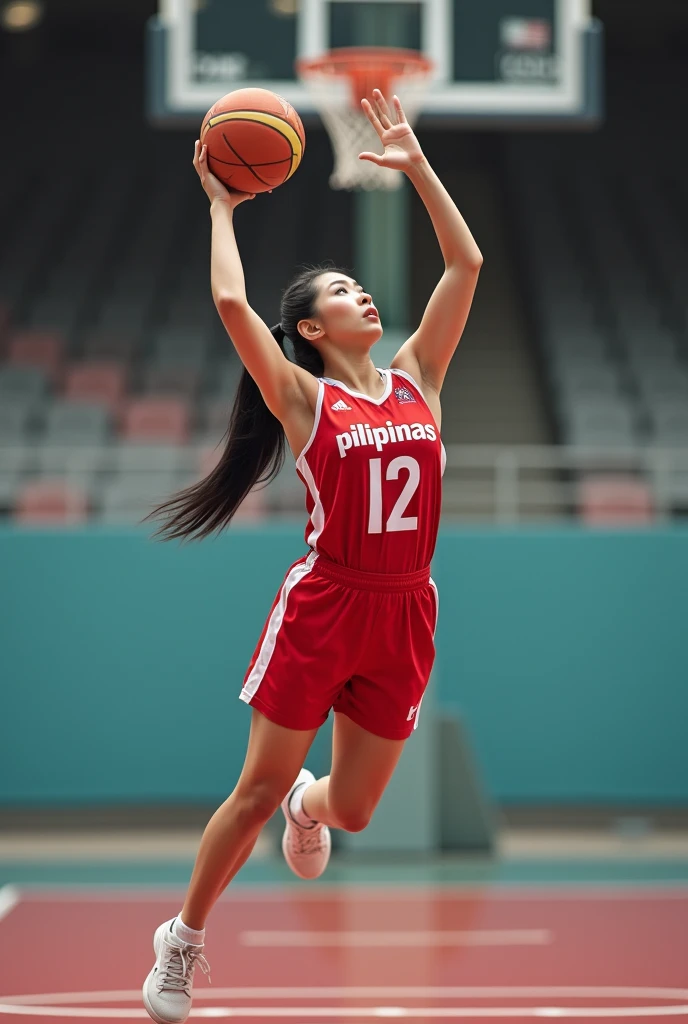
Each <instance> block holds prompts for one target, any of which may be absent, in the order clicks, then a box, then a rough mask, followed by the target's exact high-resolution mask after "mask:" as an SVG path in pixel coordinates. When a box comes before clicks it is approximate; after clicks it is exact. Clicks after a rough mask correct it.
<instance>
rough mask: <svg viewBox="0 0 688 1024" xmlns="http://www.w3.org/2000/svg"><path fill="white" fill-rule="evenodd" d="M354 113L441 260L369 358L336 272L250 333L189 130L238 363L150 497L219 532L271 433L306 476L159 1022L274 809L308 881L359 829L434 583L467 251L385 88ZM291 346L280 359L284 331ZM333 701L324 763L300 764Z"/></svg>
mask: <svg viewBox="0 0 688 1024" xmlns="http://www.w3.org/2000/svg"><path fill="white" fill-rule="evenodd" d="M373 98H374V107H373V106H372V105H371V104H370V103H369V102H368V101H367V100H363V106H364V108H365V111H366V114H367V115H368V118H369V119H370V121H371V123H372V124H373V126H374V128H375V130H376V131H377V134H378V135H379V137H380V140H381V142H382V145H383V147H384V153H383V154H382V155H381V156H378V155H376V154H374V153H362V154H361V159H364V160H372V161H374V162H375V163H377V164H379V165H380V166H383V167H390V168H396V169H398V170H400V171H403V172H405V173H406V174H407V175H408V177H409V178H410V180H411V181H412V182H413V184H414V186H415V188H416V190H417V191H418V194H419V195H420V197H421V199H422V200H423V202H424V204H425V206H426V208H427V210H428V213H429V215H430V217H431V219H432V223H433V226H434V228H435V231H436V234H437V240H438V242H439V244H440V248H441V250H442V255H443V256H444V262H445V271H444V274H443V276H442V278H441V280H440V281H439V283H438V285H437V287H436V288H435V291H434V293H433V295H432V296H431V298H430V301H429V302H428V306H427V309H426V311H425V314H424V316H423V319H422V321H421V324H420V326H419V328H418V330H417V331H416V332H415V334H413V335H412V336H411V337H410V338H409V339H408V341H406V342H405V344H403V345H402V347H401V348H400V349H399V352H398V353H397V355H396V356H395V358H394V359H393V361H392V366H391V368H390V369H383V370H379V369H376V367H375V366H374V365H373V363H372V361H371V358H370V349H371V347H372V345H374V344H375V342H376V341H378V340H379V338H380V336H381V334H382V326H381V324H380V317H379V316H378V313H377V310H376V309H375V306H374V304H373V301H372V299H371V296H370V295H369V294H368V293H367V292H366V291H365V290H364V289H363V287H362V286H361V285H360V284H358V283H357V282H356V281H355V280H352V278H351V277H350V276H349V275H348V274H347V273H344V272H342V271H340V270H333V269H323V268H319V269H313V270H307V271H305V272H304V273H302V274H300V275H299V277H297V278H296V280H295V281H293V282H292V284H291V285H290V286H289V287H288V288H287V289H286V291H285V292H284V295H283V297H282V303H281V319H280V324H279V325H278V326H277V327H275V328H273V329H272V331H270V330H268V328H267V327H266V325H265V324H264V323H263V321H262V320H261V319H260V317H259V316H258V315H257V314H256V313H255V312H254V311H253V310H252V309H251V307H250V306H249V304H248V301H247V298H246V291H245V288H244V275H243V270H242V266H241V260H240V258H239V252H238V250H237V244H236V240H235V237H234V231H233V227H232V217H233V213H234V209H235V207H236V206H238V205H239V203H241V202H243V201H244V200H245V199H250V198H253V197H252V196H248V195H246V194H238V193H230V192H228V191H227V190H226V189H225V188H224V186H223V185H222V184H221V183H220V182H219V181H218V180H217V178H215V177H214V176H213V175H212V174H211V173H210V172H209V171H208V167H207V160H206V152H205V149H204V148H202V147H201V146H200V144H199V143H198V142H197V143H196V150H195V156H194V166H195V168H196V170H197V172H198V174H199V176H200V179H201V183H202V185H203V188H204V189H205V191H206V193H207V195H208V198H209V199H210V203H211V217H212V257H211V283H212V291H213V297H214V300H215V304H216V306H217V309H218V311H219V313H220V316H221V317H222V320H223V323H224V325H225V327H226V328H227V332H228V334H229V335H230V337H231V339H232V341H233V343H234V345H235V347H236V349H237V351H238V353H239V355H240V357H241V360H242V362H243V364H244V367H245V370H244V373H243V375H242V379H241V382H240V385H239V389H238V393H237V397H236V401H235V404H234V409H233V411H232V417H231V421H230V426H229V435H228V439H227V443H226V447H225V449H224V452H223V455H222V458H221V460H220V462H219V464H218V466H217V468H216V469H215V470H214V471H213V472H212V473H211V474H210V475H209V476H208V477H207V478H206V479H205V480H202V481H201V482H200V483H198V484H196V485H195V486H193V487H191V488H189V489H188V490H186V491H184V492H182V493H181V494H179V495H176V496H174V497H173V498H171V499H170V500H169V501H168V502H166V503H165V504H164V505H162V506H161V508H160V509H158V510H157V513H158V514H164V515H166V517H167V520H166V523H165V525H164V527H162V528H161V531H160V532H161V533H162V534H163V535H165V536H167V537H185V536H191V535H194V536H197V537H198V536H205V535H207V534H209V533H211V532H213V531H217V530H219V529H221V528H222V527H223V526H225V525H226V524H227V523H228V522H229V521H230V519H231V518H232V516H233V514H234V513H235V512H236V510H237V508H238V506H239V504H240V503H241V501H242V500H243V499H244V498H245V497H246V495H247V494H248V492H249V491H250V490H251V488H252V487H253V485H254V484H255V483H256V482H257V481H258V480H259V479H261V478H263V479H265V478H266V477H269V476H270V475H274V473H275V472H277V471H278V469H279V468H280V466H281V464H282V460H283V456H284V446H285V438H286V443H288V444H289V447H290V449H291V451H292V452H293V454H294V456H295V458H296V470H297V473H298V474H299V476H300V477H301V479H302V481H303V483H304V484H305V486H306V506H307V510H308V513H309V516H310V518H309V522H308V525H307V528H306V543H307V544H308V547H309V549H310V550H309V553H308V554H307V555H306V556H305V557H303V558H300V559H299V560H298V561H297V562H296V563H295V564H294V565H293V566H292V567H291V568H290V569H289V571H288V573H287V575H286V577H285V580H284V583H283V585H282V587H281V589H280V591H279V593H278V594H277V597H276V598H275V602H274V604H273V607H272V611H271V612H270V615H269V618H268V620H267V623H266V625H265V628H264V630H263V634H262V636H261V638H260V640H259V642H258V646H257V648H256V651H255V654H254V656H253V658H252V660H251V663H250V665H249V668H248V672H247V673H246V677H245V679H244V685H243V689H242V691H241V700H243V701H245V702H246V703H247V704H250V705H251V708H252V709H253V712H252V714H253V717H252V721H251V731H250V738H249V743H248V751H247V754H246V761H245V763H244V767H243V770H242V772H241V776H240V778H239V781H238V783H237V785H236V788H235V790H234V792H233V793H232V794H231V796H230V797H229V798H228V799H227V800H226V801H225V803H224V804H222V806H221V807H220V808H219V809H218V810H217V811H216V812H215V814H214V815H213V817H212V818H211V819H210V821H209V823H208V826H207V827H206V830H205V832H204V834H203V838H202V840H201V845H200V849H199V852H198V857H197V859H196V864H195V867H194V870H193V875H192V878H191V883H190V886H189V890H188V894H187V897H186V900H185V902H184V906H183V908H182V910H181V912H180V914H179V915H178V916H177V917H175V918H174V919H173V920H170V921H166V922H165V923H164V924H161V925H160V927H159V928H158V929H157V931H156V933H155V937H154V949H155V956H156V961H155V966H154V968H153V970H152V971H151V973H150V974H149V976H148V978H147V979H146V982H145V984H144V988H143V997H144V1002H145V1006H146V1009H147V1010H148V1013H149V1014H150V1016H151V1017H152V1018H153V1019H154V1020H155V1021H157V1022H158V1024H181V1022H182V1021H185V1020H186V1018H187V1017H188V1015H189V1011H190V1009H191V988H192V982H193V975H194V969H195V967H196V966H197V965H199V966H200V967H201V969H202V970H203V971H204V972H206V973H207V972H208V970H209V968H208V964H207V961H206V960H205V958H204V957H203V955H202V953H203V944H204V938H205V923H206V919H207V917H208V914H209V913H210V910H211V908H212V907H213V905H214V903H215V901H216V900H217V899H218V897H219V896H220V894H221V893H222V892H223V890H224V889H225V887H226V886H227V884H228V882H229V881H230V880H231V879H232V878H233V877H234V875H235V874H236V873H237V871H238V870H239V869H240V867H241V866H242V864H243V863H244V861H245V860H246V859H247V857H248V856H249V854H250V853H251V850H252V849H253V846H254V844H255V842H256V838H257V836H258V834H259V832H260V830H261V829H262V827H263V825H264V824H265V823H266V822H267V821H268V819H269V818H270V817H271V816H272V814H273V813H274V811H275V810H276V809H277V808H278V807H279V806H280V804H281V807H282V811H283V813H284V817H285V819H286V827H285V831H284V837H283V840H282V849H283V851H284V856H285V857H286V860H287V863H288V864H289V866H290V868H291V869H292V870H293V871H294V872H295V873H296V874H297V875H299V876H300V877H301V878H316V877H317V876H318V875H320V874H321V873H322V872H323V871H324V870H325V867H326V865H327V861H328V858H329V855H330V831H329V830H330V828H341V829H345V830H346V831H348V832H358V831H360V830H361V829H363V828H365V827H366V825H367V824H368V822H369V820H370V817H371V815H372V813H373V811H374V810H375V807H376V805H377V803H378V801H379V800H380V797H381V796H382V793H383V791H384V789H385V786H386V785H387V783H388V782H389V779H390V777H391V775H392V772H393V771H394V768H395V766H396V764H397V761H398V759H399V756H400V754H401V751H402V749H403V746H404V742H405V740H406V739H407V738H408V737H409V735H410V734H411V732H412V730H413V729H414V728H415V727H416V726H417V724H418V716H419V712H420V706H421V702H422V699H423V691H424V689H425V686H426V683H427V681H428V678H429V675H430V670H431V667H432V663H433V658H434V632H435V625H436V622H437V611H438V604H437V592H436V589H435V585H434V583H433V582H432V580H431V579H430V572H429V565H430V560H431V558H432V554H433V551H434V548H435V540H436V537H437V529H438V524H439V517H440V499H441V476H442V472H443V469H444V449H443V446H442V443H441V440H440V420H441V410H440V391H441V388H442V382H443V380H444V376H445V373H446V371H447V367H448V365H449V362H450V360H451V358H452V355H453V354H454V351H455V349H456V346H457V344H458V341H459V339H460V337H461V334H462V332H463V329H464V325H465V323H466V319H467V317H468V313H469V310H470V307H471V302H472V299H473V293H474V291H475V287H476V283H477V280H478V273H479V271H480V266H481V263H482V256H481V254H480V251H479V250H478V247H477V245H476V243H475V241H474V240H473V238H472V236H471V234H470V232H469V230H468V228H467V226H466V224H465V222H464V220H463V218H462V217H461V214H460V213H459V211H458V210H457V208H456V206H455V205H454V203H453V202H452V200H451V198H450V196H449V195H448V193H447V192H446V191H445V189H444V187H443V186H442V184H441V182H440V181H439V180H438V178H437V176H436V175H435V174H434V172H433V171H432V169H431V168H430V167H429V165H428V162H427V160H426V159H425V157H424V156H423V153H422V151H421V148H420V145H419V143H418V140H417V139H416V137H415V135H414V133H413V131H412V129H411V128H410V126H409V125H408V123H407V122H406V118H405V117H404V112H403V110H402V107H401V104H400V103H399V100H398V99H397V98H396V97H395V98H394V101H393V106H394V113H393V112H392V111H391V110H390V109H389V107H388V105H387V103H386V101H385V99H384V97H383V96H382V93H381V92H380V91H379V90H375V92H374V94H373ZM285 338H287V339H288V341H289V342H290V344H291V346H292V348H293V360H292V359H290V358H288V357H287V355H286V354H285V349H284V340H285ZM330 709H334V713H335V715H334V739H333V750H332V768H331V773H330V775H329V776H326V777H325V778H322V779H318V780H316V779H315V778H314V776H313V775H312V774H311V773H310V772H309V771H307V770H306V769H305V768H303V767H302V766H303V763H304V761H305V759H306V756H307V754H308V750H309V748H310V746H311V743H312V742H313V739H314V737H315V735H316V733H317V731H318V728H319V727H320V726H321V725H322V724H323V722H325V720H326V719H327V717H328V714H329V711H330Z"/></svg>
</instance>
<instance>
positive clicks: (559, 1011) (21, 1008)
mask: <svg viewBox="0 0 688 1024" xmlns="http://www.w3.org/2000/svg"><path fill="white" fill-rule="evenodd" d="M246 991H252V992H255V993H256V994H257V998H262V999H265V998H266V996H267V997H269V994H270V993H274V992H276V991H283V992H288V993H289V994H290V995H291V996H292V997H293V996H294V994H295V993H296V992H297V991H299V990H298V989H279V990H277V989H268V990H265V989H251V990H246V989H216V990H215V991H214V992H204V993H202V995H201V993H199V995H201V997H202V998H203V997H204V998H210V999H226V998H228V997H229V998H235V999H236V998H238V993H239V992H246ZM308 991H311V992H312V993H316V992H319V993H323V992H327V991H339V992H343V993H345V996H344V997H347V996H348V998H354V993H355V992H358V991H360V990H358V989H335V990H332V989H320V990H317V989H311V990H308ZM367 991H371V990H367ZM372 991H384V992H385V993H387V992H389V993H390V994H391V997H392V998H394V996H396V997H397V998H399V997H401V996H402V995H406V996H407V997H408V996H409V993H410V992H416V991H421V992H423V993H424V994H425V995H426V997H427V996H428V995H430V994H431V993H437V994H438V996H439V997H441V998H442V999H444V1001H447V999H448V998H452V997H453V998H457V999H468V998H474V999H505V998H510V997H514V998H518V999H529V998H535V999H537V998H540V999H548V1000H551V999H595V998H598V999H603V1000H604V999H606V1000H611V999H624V1000H631V999H634V998H635V999H655V1000H667V999H669V1000H672V999H677V998H678V999H686V998H687V997H688V989H663V988H630V987H613V988H612V987H599V986H598V987H595V988H588V987H580V988H563V987H561V986H557V987H551V986H547V987H525V986H524V987H517V986H509V987H503V986H494V987H491V988H471V987H467V988H463V989H462V988H424V989H411V988H404V987H398V988H394V989H392V988H387V989H379V990H376V989H372ZM450 993H451V995H450ZM454 994H455V995H454ZM105 997H107V998H105ZM10 998H11V999H12V1000H13V1002H12V1003H9V1002H8V1000H9V999H10ZM50 998H52V999H53V1004H52V1005H36V1003H37V1000H38V999H45V1000H47V999H50ZM382 998H384V996H383V997H382ZM140 999H141V993H140V992H139V991H138V989H137V990H134V991H133V992H129V991H127V992H107V993H105V992H90V993H88V992H78V993H77V992H74V993H60V994H59V1000H60V1001H63V1002H66V1001H67V1000H71V1002H72V1003H76V1002H87V1001H89V1002H91V1001H92V1002H98V1001H100V1002H105V1001H113V1002H114V1001H118V1002H130V1001H131V1002H133V1001H139V1000H140ZM29 1000H31V1001H32V1003H33V1005H31V1004H30V1003H29ZM57 1002H58V997H57V996H53V997H51V996H47V995H46V996H13V997H5V999H2V1000H0V1014H2V1013H6V1014H13V1015H19V1016H39V1017H44V1016H45V1017H72V1018H81V1017H90V1018H94V1017H96V1018H110V1019H117V1018H119V1019H129V1018H137V1019H139V1018H140V1019H146V1017H147V1014H146V1011H145V1010H144V1009H143V1008H140V1009H139V1008H136V1009H134V1008H131V1009H126V1008H122V1009H120V1008H115V1007H84V1006H81V1007H75V1006H58V1005H55V1004H56V1003H57ZM686 1015H688V1004H685V1003H684V1004H681V1005H673V1006H661V1005H655V1006H625V1007H616V1006H604V1007H590V1006H586V1007H575V1006H562V1005H557V1004H552V1003H551V1002H550V1003H548V1005H545V1006H524V1007H511V1006H504V1007H487V1006H477V1007H476V1006H421V1007H408V1006H400V1005H389V1004H388V1005H377V1006H367V1007H366V1006H308V1007H303V1006H232V1007H229V1006H203V1007H197V1008H196V1009H194V1010H192V1012H191V1016H192V1017H203V1018H205V1017H234V1018H237V1019H241V1018H244V1019H246V1018H261V1017H263V1018H268V1019H269V1018H272V1019H275V1018H278V1017H279V1018H287V1019H288V1018H296V1017H301V1018H320V1019H328V1018H335V1017H338V1018H340V1019H341V1018H343V1017H344V1018H360V1017H368V1018H371V1017H373V1018H378V1019H382V1018H405V1019H407V1020H416V1019H428V1018H438V1019H441V1018H444V1019H460V1018H467V1019H476V1018H483V1019H495V1018H508V1017H510V1018H516V1019H521V1020H523V1019H527V1018H535V1019H541V1018H553V1017H556V1018H564V1017H565V1018H590V1017H597V1018H600V1017H606V1018H619V1019H628V1018H631V1017H677V1016H686Z"/></svg>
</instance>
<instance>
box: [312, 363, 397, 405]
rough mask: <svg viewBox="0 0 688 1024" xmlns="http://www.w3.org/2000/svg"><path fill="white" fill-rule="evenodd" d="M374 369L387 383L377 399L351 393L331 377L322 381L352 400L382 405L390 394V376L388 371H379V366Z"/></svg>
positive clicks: (359, 392) (359, 393)
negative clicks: (356, 399) (338, 389)
mask: <svg viewBox="0 0 688 1024" xmlns="http://www.w3.org/2000/svg"><path fill="white" fill-rule="evenodd" d="M375 369H376V370H377V371H378V373H381V374H382V375H383V377H384V378H385V381H386V382H387V386H386V387H385V390H384V392H383V393H382V394H381V395H380V397H379V398H371V397H370V395H364V394H363V393H362V392H361V391H352V390H351V388H348V387H347V386H346V384H342V382H341V381H340V380H333V379H332V378H331V377H323V378H322V379H323V380H324V381H325V383H326V384H331V385H332V387H334V388H341V389H342V391H346V393H347V395H353V396H354V398H365V400H366V402H370V403H371V405H382V403H383V402H386V401H387V399H388V398H389V396H390V395H391V393H392V374H391V373H390V371H389V370H381V369H380V367H379V366H376V367H375Z"/></svg>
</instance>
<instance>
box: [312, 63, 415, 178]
mask: <svg viewBox="0 0 688 1024" xmlns="http://www.w3.org/2000/svg"><path fill="white" fill-rule="evenodd" d="M432 69H433V65H432V62H431V61H430V60H428V58H427V57H424V56H423V54H422V53H418V52H417V51H416V50H399V49H391V48H387V47H373V46H355V47H354V46H352V47H346V48H342V49H338V50H331V51H330V52H329V53H326V54H325V55H324V56H323V57H318V58H317V59H316V60H301V61H299V62H298V63H297V70H298V73H299V75H300V77H301V78H302V79H303V80H304V82H306V83H307V85H309V86H310V90H311V94H312V96H313V99H314V101H315V103H316V104H317V106H318V110H319V112H320V116H321V118H322V121H323V124H324V125H325V128H326V129H327V132H328V135H329V136H330V141H331V142H332V149H333V151H334V161H335V166H334V171H333V172H332V174H331V176H330V185H331V187H332V188H337V189H339V188H347V189H351V188H365V189H375V188H383V189H395V188H399V186H400V185H401V183H402V180H403V174H402V172H401V171H393V170H390V169H389V168H388V167H378V166H377V164H374V163H372V162H371V161H370V160H359V159H358V154H359V153H362V152H364V151H368V152H370V151H373V152H379V151H380V140H379V138H378V136H377V134H376V132H375V129H374V128H373V126H372V125H371V123H370V121H369V120H368V118H367V117H366V115H365V113H364V111H363V109H362V108H361V99H363V97H366V98H367V99H369V100H372V95H373V89H380V91H381V92H382V94H383V96H384V97H385V99H387V100H389V99H390V97H391V96H392V93H393V92H397V94H398V96H399V98H400V100H401V102H402V104H403V107H404V113H405V114H406V119H407V121H408V122H409V124H414V123H415V121H416V120H417V118H418V115H419V114H420V110H421V106H422V103H423V96H424V95H425V88H426V86H427V83H428V79H429V76H430V73H431V72H432ZM397 83H399V84H397Z"/></svg>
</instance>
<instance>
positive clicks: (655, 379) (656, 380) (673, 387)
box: [637, 366, 688, 405]
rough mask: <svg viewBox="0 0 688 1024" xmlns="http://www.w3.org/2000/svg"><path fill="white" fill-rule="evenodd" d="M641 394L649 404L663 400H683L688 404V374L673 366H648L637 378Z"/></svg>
mask: <svg viewBox="0 0 688 1024" xmlns="http://www.w3.org/2000/svg"><path fill="white" fill-rule="evenodd" d="M637 385H638V390H639V391H640V394H641V395H642V396H643V398H644V400H645V401H646V403H647V404H653V405H656V404H658V403H660V402H661V401H662V400H663V399H671V400H677V401H680V400H683V401H685V402H686V403H687V404H688V373H687V372H686V371H685V370H683V369H681V368H677V367H673V366H652V367H650V366H648V367H646V368H645V370H644V372H643V373H642V375H640V376H638V377H637Z"/></svg>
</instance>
